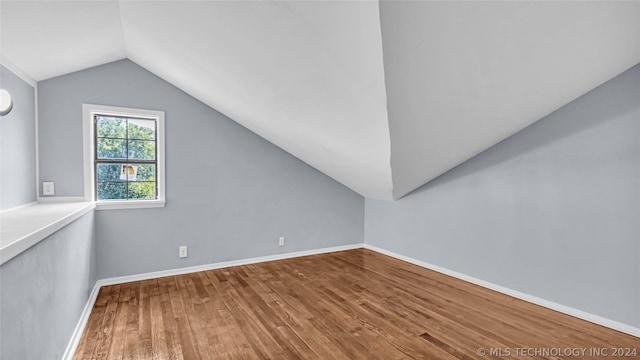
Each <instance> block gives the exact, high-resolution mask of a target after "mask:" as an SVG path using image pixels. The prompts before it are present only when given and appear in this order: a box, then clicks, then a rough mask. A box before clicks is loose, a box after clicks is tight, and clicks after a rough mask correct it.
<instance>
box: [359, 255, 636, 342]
mask: <svg viewBox="0 0 640 360" xmlns="http://www.w3.org/2000/svg"><path fill="white" fill-rule="evenodd" d="M364 248H365V249H369V250H372V251H375V252H378V253H380V254H384V255H387V256H391V257H393V258H396V259H398V260H402V261H406V262H408V263H411V264H414V265H418V266H420V267H423V268H426V269H429V270H433V271H436V272H439V273H441V274H444V275H448V276H451V277H454V278H457V279H460V280H463V281H466V282H469V283H472V284H475V285H478V286H482V287H484V288H487V289H490V290H494V291H497V292H499V293H503V294H506V295H509V296H512V297H514V298H517V299H520V300H524V301H526V302H530V303H533V304H536V305H540V306H542V307H545V308H547V309H551V310H555V311H558V312H561V313H564V314H567V315H571V316H573V317H577V318H578V319H582V320H586V321H589V322H592V323H595V324H598V325H602V326H604V327H608V328H610V329H613V330H617V331H620V332H623V333H627V334H629V335H633V336H637V337H640V328H637V327H633V326H631V325H627V324H624V323H621V322H617V321H614V320H611V319H607V318H604V317H602V316H598V315H594V314H591V313H588V312H585V311H582V310H578V309H574V308H572V307H569V306H565V305H561V304H558V303H555V302H553V301H549V300H545V299H541V298H539V297H536V296H533V295H529V294H525V293H522V292H520V291H516V290H512V289H509V288H507V287H504V286H501V285H497V284H494V283H490V282H488V281H484V280H480V279H476V278H474V277H472V276H468V275H465V274H461V273H459V272H456V271H453V270H449V269H445V268H443V267H440V266H437V265H433V264H430V263H428V262H424V261H421V260H417V259H414V258H411V257H408V256H404V255H400V254H397V253H394V252H392V251H388V250H384V249H381V248H379V247H377V246H373V245H369V244H364Z"/></svg>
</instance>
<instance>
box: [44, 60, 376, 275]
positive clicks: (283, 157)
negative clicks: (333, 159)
mask: <svg viewBox="0 0 640 360" xmlns="http://www.w3.org/2000/svg"><path fill="white" fill-rule="evenodd" d="M38 97H39V114H40V125H39V129H40V176H41V179H50V180H53V181H55V183H56V194H57V195H60V196H81V195H82V194H83V178H82V177H83V173H82V122H81V117H82V104H83V103H94V104H101V105H111V106H121V107H134V108H142V109H151V110H163V111H165V116H166V167H167V176H166V197H167V205H166V207H165V208H160V209H137V210H105V211H97V212H96V236H97V239H98V244H97V250H98V252H97V254H98V258H97V261H98V276H99V278H107V277H113V276H122V275H131V274H139V273H144V272H151V271H159V270H167V269H173V268H180V267H186V266H194V265H201V264H208V263H214V262H220V261H228V260H237V259H246V258H250V257H256V256H265V255H273V254H278V253H285V252H291V251H300V250H310V249H318V248H325V247H332V246H339V245H345V244H356V243H362V242H363V240H364V233H363V231H364V214H363V209H364V199H363V198H362V197H361V196H360V195H358V194H356V193H354V192H353V191H351V190H349V189H348V188H346V187H344V186H342V185H340V184H339V183H337V182H336V181H334V180H332V179H331V178H329V177H327V176H325V175H323V174H322V173H320V172H318V171H317V170H315V169H313V168H311V167H310V166H308V165H306V164H305V163H303V162H301V161H300V160H298V159H296V158H294V157H292V156H291V155H289V154H288V153H286V152H284V151H283V150H281V149H279V148H277V147H276V146H274V145H272V144H271V143H269V142H267V141H265V140H263V139H262V138H260V137H258V136H257V135H255V134H254V133H252V132H250V131H249V130H247V129H245V128H244V127H242V126H240V125H238V124H237V123H235V122H233V121H231V120H230V119H228V118H227V117H225V116H224V115H222V114H220V113H218V112H217V111H215V110H213V109H212V108H210V107H208V106H206V105H204V104H203V103H201V102H199V101H197V100H195V99H194V98H192V97H191V96H189V95H187V94H185V93H184V92H182V91H180V90H179V89H177V88H175V87H174V86H172V85H170V84H168V83H167V82H165V81H163V80H162V79H160V78H158V77H156V76H155V75H153V74H151V73H150V72H148V71H146V70H144V69H143V68H141V67H139V66H138V65H136V64H134V63H133V62H131V61H129V60H123V61H118V62H115V63H111V64H107V65H103V66H99V67H96V68H92V69H88V70H84V71H81V72H77V73H73V74H69V75H65V76H62V77H58V78H54V79H50V80H46V81H42V82H40V83H39V84H38ZM247 106H249V104H248V105H247ZM280 235H284V236H286V245H285V246H284V247H282V248H280V247H278V244H277V243H278V236H280ZM179 245H187V246H189V257H188V258H186V259H179V258H178V246H179Z"/></svg>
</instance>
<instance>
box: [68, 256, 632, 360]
mask: <svg viewBox="0 0 640 360" xmlns="http://www.w3.org/2000/svg"><path fill="white" fill-rule="evenodd" d="M360 248H365V249H369V250H371V251H375V252H378V253H380V254H383V255H387V256H391V257H393V258H396V259H399V260H402V261H406V262H408V263H411V264H414V265H417V266H420V267H423V268H426V269H429V270H433V271H436V272H439V273H441V274H445V275H448V276H451V277H454V278H457V279H460V280H463V281H466V282H469V283H472V284H476V285H479V286H482V287H484V288H487V289H491V290H494V291H497V292H499V293H503V294H506V295H509V296H513V297H515V298H518V299H520V300H524V301H527V302H530V303H533V304H536V305H540V306H542V307H546V308H548V309H551V310H555V311H558V312H561V313H564V314H567V315H571V316H574V317H577V318H579V319H583V320H586V321H589V322H592V323H595V324H598V325H602V326H605V327H608V328H610V329H614V330H617V331H620V332H623V333H626V334H629V335H632V336H637V337H640V328H636V327H633V326H631V325H627V324H623V323H620V322H617V321H614V320H610V319H607V318H604V317H601V316H598V315H593V314H590V313H587V312H585V311H581V310H577V309H574V308H571V307H568V306H564V305H560V304H557V303H554V302H552V301H548V300H545V299H541V298H538V297H535V296H532V295H529V294H525V293H522V292H519V291H516V290H512V289H509V288H506V287H504V286H500V285H496V284H493V283H490V282H488V281H484V280H480V279H476V278H474V277H471V276H468V275H465V274H461V273H458V272H456V271H452V270H449V269H445V268H443V267H440V266H437V265H433V264H429V263H427V262H424V261H420V260H417V259H414V258H411V257H408V256H404V255H400V254H397V253H394V252H392V251H387V250H384V249H381V248H379V247H376V246H373V245H369V244H352V245H343V246H336V247H330V248H323V249H315V250H305V251H296V252H290V253H285V254H277V255H268V256H261V257H255V258H249V259H243V260H233V261H225V262H220V263H214V264H207V265H199V266H191V267H185V268H179V269H172V270H165V271H156V272H150V273H145V274H138V275H130V276H120V277H112V278H108V279H102V280H98V281H97V282H96V284H95V286H94V287H93V290H92V291H91V294H90V295H89V299H88V300H87V304H86V305H85V308H84V310H83V312H82V315H81V317H80V320H79V321H78V325H77V326H76V328H75V330H74V332H73V335H72V336H71V341H70V342H69V345H67V349H66V351H65V352H64V355H63V357H62V359H63V360H71V359H72V358H73V355H74V354H75V351H76V348H77V347H78V344H79V343H80V338H81V337H82V333H83V332H84V328H85V326H86V325H87V321H88V320H89V315H90V314H91V310H92V309H93V305H94V303H95V301H96V298H97V296H98V292H99V291H100V287H102V286H106V285H115V284H122V283H127V282H132V281H140V280H148V279H155V278H160V277H165V276H174V275H182V274H189V273H194V272H198V271H206V270H214V269H222V268H227V267H232V266H240V265H249V264H257V263H261V262H267V261H274V260H284V259H291V258H296V257H301V256H308V255H317V254H325V253H331V252H336V251H345V250H352V249H360Z"/></svg>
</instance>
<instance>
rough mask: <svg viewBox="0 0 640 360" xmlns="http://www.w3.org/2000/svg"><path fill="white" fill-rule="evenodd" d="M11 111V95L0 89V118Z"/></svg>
mask: <svg viewBox="0 0 640 360" xmlns="http://www.w3.org/2000/svg"><path fill="white" fill-rule="evenodd" d="M11 109H13V100H12V99H11V94H9V92H8V91H7V90H5V89H0V116H5V115H7V114H8V113H10V112H11Z"/></svg>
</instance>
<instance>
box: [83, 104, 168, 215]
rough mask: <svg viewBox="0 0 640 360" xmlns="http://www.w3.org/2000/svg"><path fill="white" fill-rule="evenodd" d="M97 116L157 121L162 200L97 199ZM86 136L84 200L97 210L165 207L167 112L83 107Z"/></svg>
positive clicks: (110, 107)
mask: <svg viewBox="0 0 640 360" xmlns="http://www.w3.org/2000/svg"><path fill="white" fill-rule="evenodd" d="M95 115H113V116H120V117H136V118H146V119H151V120H155V121H156V123H157V127H156V151H157V155H156V157H157V159H156V161H157V165H156V166H157V169H156V177H157V182H158V194H157V196H158V198H157V199H152V200H98V199H96V198H95V184H96V181H95V166H94V161H95V159H94V152H95V146H96V144H95V136H94V131H95V126H94V123H93V122H94V121H93V118H94V116H95ZM82 133H83V147H84V154H83V159H84V199H85V201H92V202H95V204H96V210H116V209H142V208H157V207H164V206H165V204H166V199H165V179H164V177H165V164H164V111H156V110H142V109H131V108H122V107H115V106H105V105H94V104H83V105H82Z"/></svg>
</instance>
